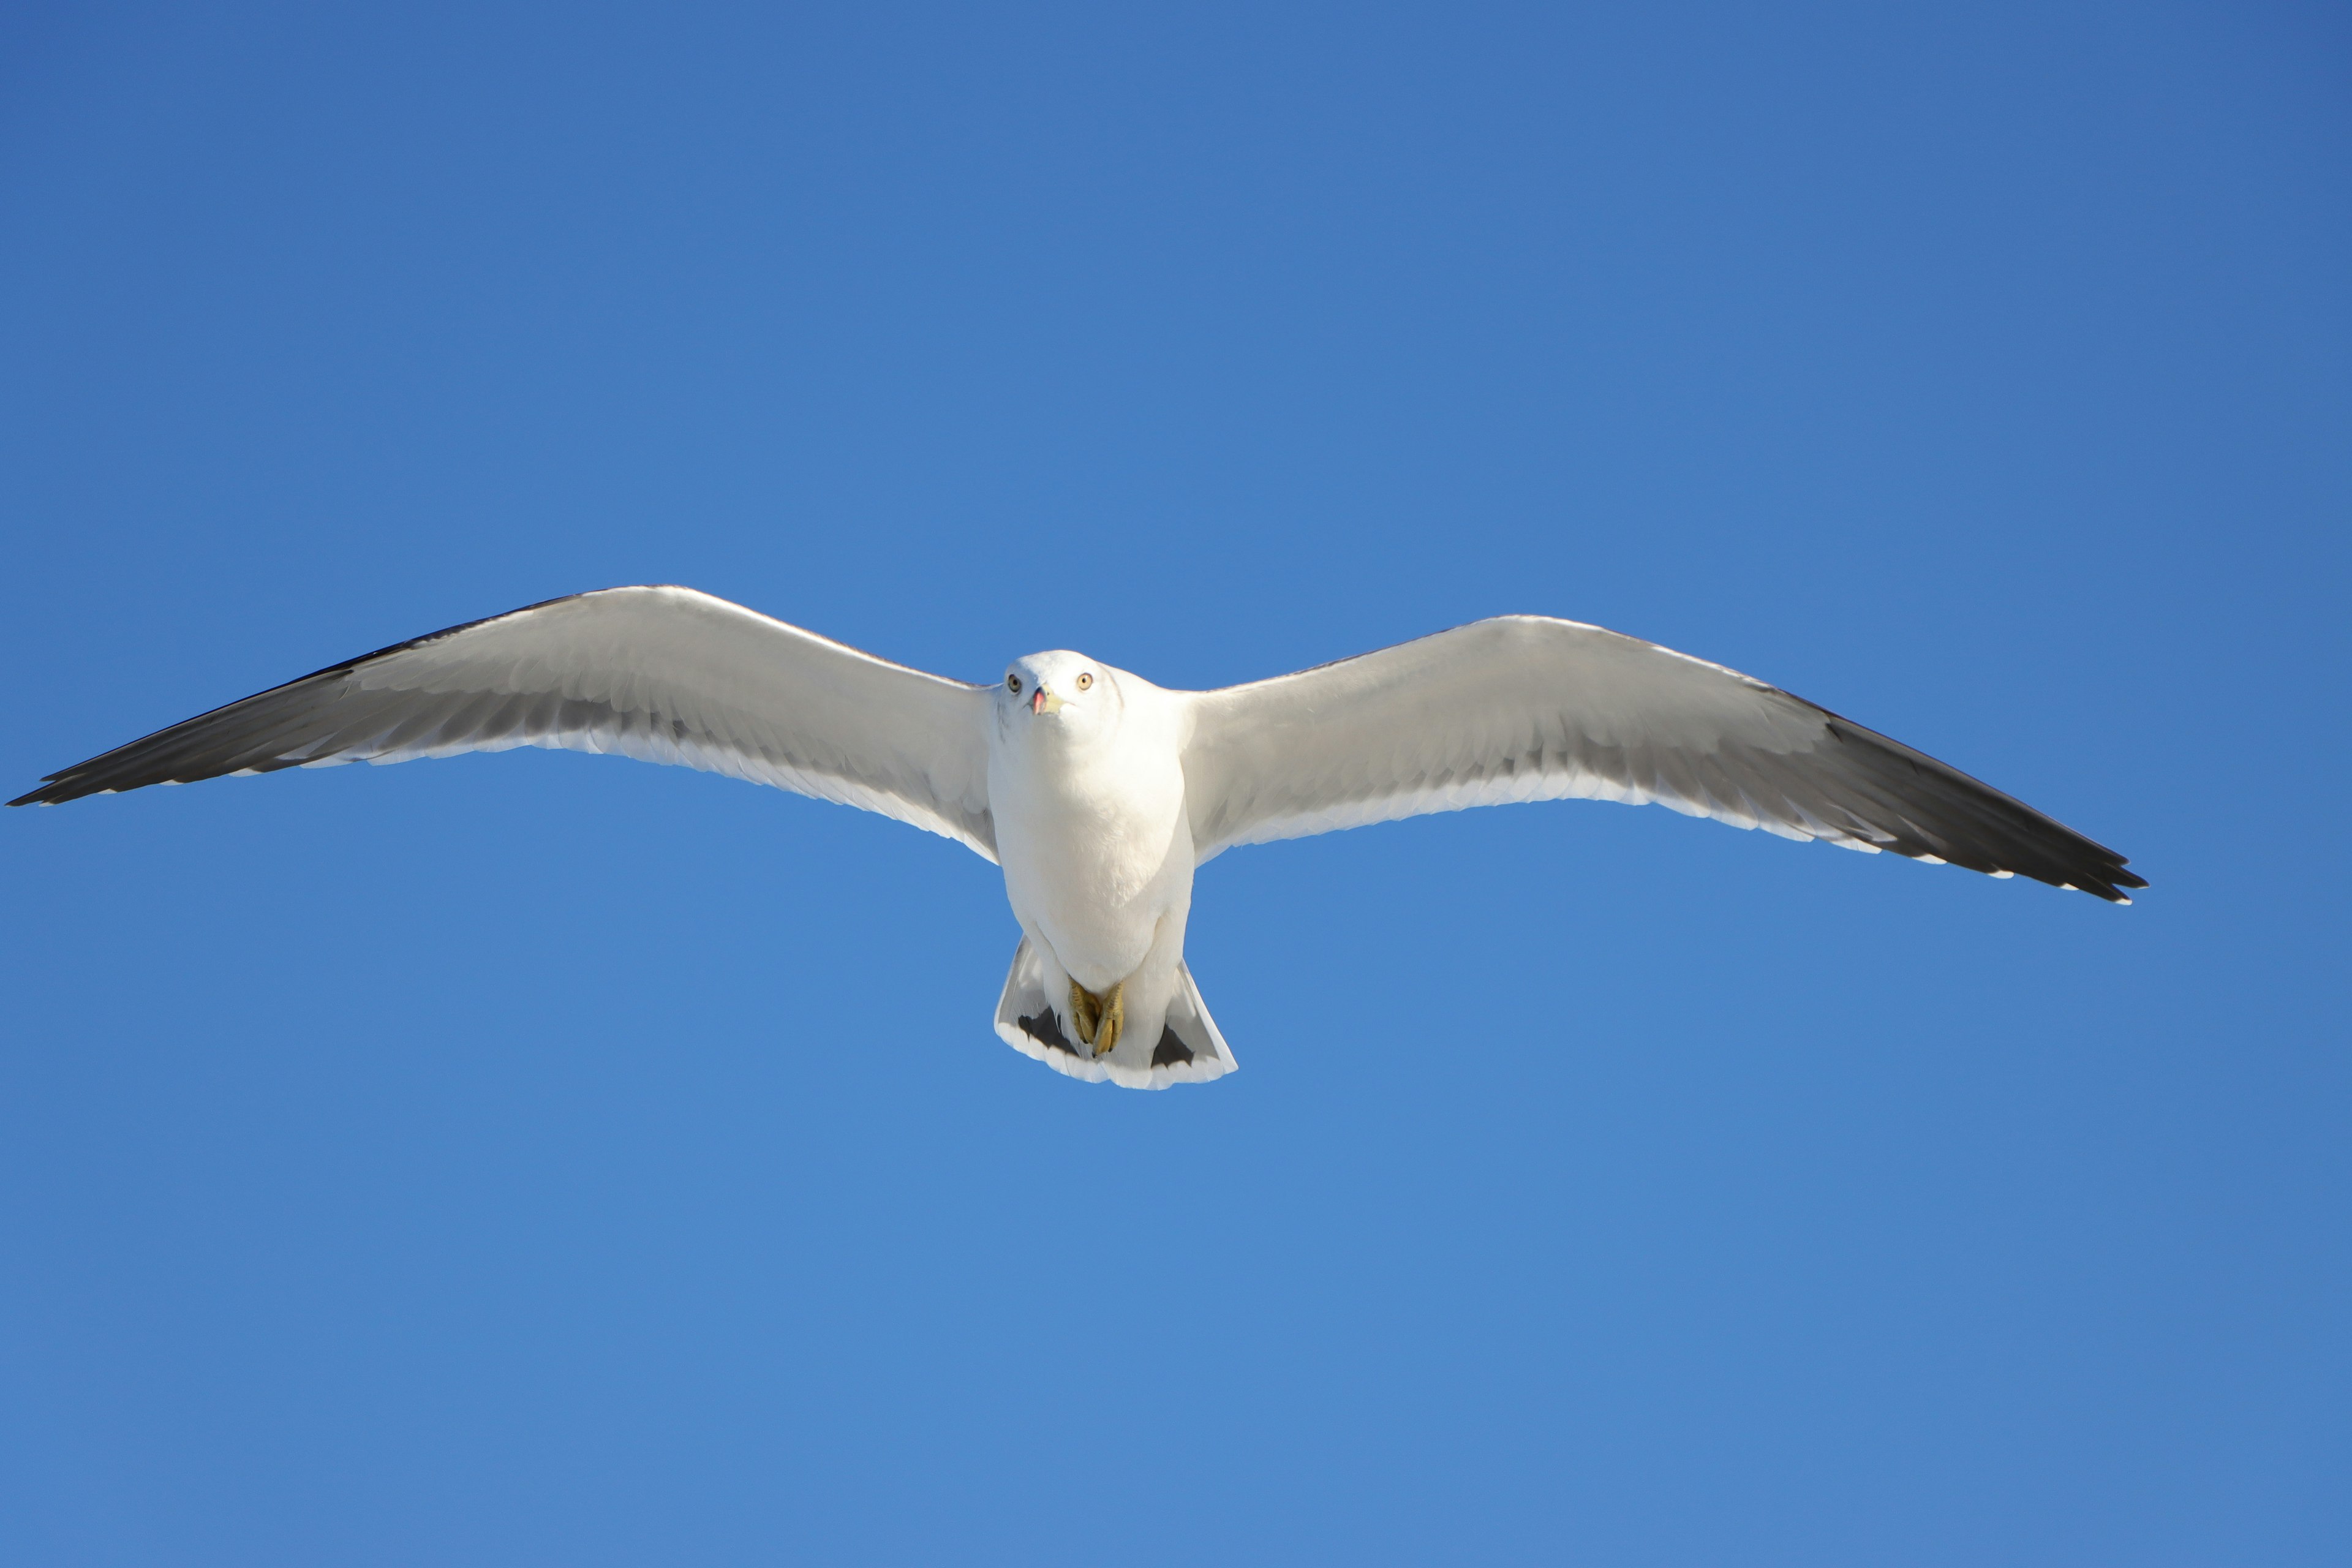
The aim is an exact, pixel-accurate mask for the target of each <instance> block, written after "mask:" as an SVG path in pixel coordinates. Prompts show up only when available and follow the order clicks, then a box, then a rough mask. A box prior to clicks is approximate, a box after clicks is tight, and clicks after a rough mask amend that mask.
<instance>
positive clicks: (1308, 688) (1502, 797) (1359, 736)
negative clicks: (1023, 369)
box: [1184, 616, 2147, 901]
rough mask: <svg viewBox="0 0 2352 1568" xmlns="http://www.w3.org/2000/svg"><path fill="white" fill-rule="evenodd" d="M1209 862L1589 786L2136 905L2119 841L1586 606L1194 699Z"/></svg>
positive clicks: (1196, 778)
mask: <svg viewBox="0 0 2352 1568" xmlns="http://www.w3.org/2000/svg"><path fill="white" fill-rule="evenodd" d="M1189 703H1190V707H1191V710H1192V734H1191V740H1190V742H1189V743H1188V746H1187V749H1186V752H1185V757H1184V771H1185V779H1186V788H1187V792H1188V798H1189V800H1190V803H1191V804H1190V809H1191V814H1192V837H1193V842H1194V843H1195V844H1196V845H1198V846H1199V851H1198V852H1199V854H1200V858H1202V859H1203V860H1206V859H1208V858H1210V857H1211V856H1213V855H1216V854H1218V853H1220V852H1222V851H1223V850H1224V849H1226V848H1228V847H1232V846H1234V845H1236V844H1255V843H1262V842H1265V841H1266V840H1269V839H1276V838H1293V837H1301V836H1304V835H1307V834H1312V833H1326V832H1329V831H1331V830H1333V829H1335V828H1342V827H1355V826H1362V825H1364V824H1366V823H1372V822H1385V821H1390V820H1392V819H1394V818H1397V817H1402V816H1419V815H1421V814H1423V813H1426V812H1437V811H1458V810H1461V809H1462V808H1464V807H1465V806H1473V805H1500V804H1503V803H1506V802H1512V801H1531V800H1559V799H1566V798H1570V797H1583V798H1587V799H1597V800H1616V801H1624V802H1628V803H1631V804H1635V805H1639V804H1643V803H1646V802H1656V803H1658V804H1659V805H1667V806H1671V807H1672V808H1674V809H1675V810H1676V811H1679V812H1683V813H1685V814H1686V815H1689V816H1711V817H1714V818H1715V819H1716V820H1717V821H1719V822H1727V823H1730V824H1732V825H1733V826H1738V827H1748V828H1755V827H1761V828H1763V829H1764V830H1765V831H1767V832H1769V833H1777V834H1780V835H1781V836H1782V837H1789V838H1820V839H1825V840H1827V841H1829V842H1831V843H1832V844H1839V845H1843V846H1844V847H1848V848H1854V849H1863V850H1872V851H1875V850H1879V849H1891V850H1894V851H1895V852H1896V853H1898V854H1903V855H1909V856H1913V857H1915V858H1920V859H1927V860H1947V861H1950V862H1952V863H1954V864H1957V865H1961V866H1966V867H1969V868H1972V869H1975V870H1980V871H1987V872H1991V873H1993V874H1995V875H2001V874H2006V873H2011V872H2017V873H2021V874H2023V875H2026V876H2029V877H2032V878H2035V879H2039V880H2042V881H2046V882H2051V883H2053V884H2055V885H2058V886H2062V887H2074V888H2080V889H2084V891H2087V892H2092V893H2095V894H2097V895H2098V896H2099V897H2101V898H2105V899H2113V900H2118V901H2124V900H2123V895H2122V894H2121V893H2120V892H2119V891H2118V890H2117V889H2118V888H2137V887H2145V886H2146V885H2147V884H2146V883H2145V882H2143V881H2142V880H2141V879H2139V878H2137V877H2136V876H2134V875H2132V874H2131V873H2130V872H2127V871H2126V870H2124V869H2123V865H2124V862H2123V859H2122V858H2120V857H2119V856H2116V854H2114V852H2112V851H2110V850H2107V849H2105V848H2103V847H2100V846H2099V845H2096V844H2095V843H2093V842H2092V841H2091V840H2089V839H2087V838H2084V837H2082V836H2081V835H2079V834H2076V833H2074V832H2073V831H2072V830H2071V829H2068V828H2066V827H2063V826H2060V825H2059V824H2058V823H2056V822H2053V821H2052V820H2051V819H2050V818H2048V817H2046V816H2042V814H2041V813H2039V812H2037V811H2035V810H2033V809H2032V807H2030V806H2028V805H2024V804H2023V803H2021V802H2020V801H2017V800H2014V799H2012V798H2011V797H2010V796H2008V795H2002V794H2001V793H2000V791H1998V790H1995V789H1992V788H1990V787H1989V786H1987V785H1985V784H1979V782H1977V781H1976V780H1974V779H1972V778H1969V776H1968V775H1967V774H1965V773H1959V772H1958V771H1957V770H1955V769H1952V768H1949V767H1947V766H1946V765H1945V764H1943V763H1938V762H1937V761H1936V760H1935V759H1934V758H1932V757H1928V756H1927V755H1925V754H1924V753H1922V752H1916V751H1913V750H1912V749H1911V748H1910V747H1908V746H1905V745H1903V744H1901V743H1900V742H1895V741H1892V740H1889V739H1887V738H1886V737H1885V736H1884V735H1881V734H1878V733H1877V732H1875V731H1871V730H1866V729H1864V728H1863V727H1862V726H1861V725H1859V724H1854V723H1852V722H1850V721H1846V720H1843V719H1841V718H1839V717H1838V716H1837V715H1836V714H1834V713H1831V712H1829V711H1827V710H1824V709H1821V708H1817V707H1815V706H1814V705H1813V704H1811V703H1810V702H1807V701H1804V700H1802V699H1801V698H1797V697H1792V696H1790V694H1789V693H1788V692H1785V691H1782V690H1780V689H1778V688H1777V687H1772V686H1768V685H1766V684H1765V683H1764V682H1762V681H1760V680H1757V679H1752V678H1751V677H1748V676H1745V675H1742V674H1740V673H1739V672H1738V671H1737V670H1733V669H1727V668H1723V667H1722V666H1721V665H1716V664H1709V663H1707V662H1706V661H1705V660H1703V659H1696V658H1690V657H1689V656H1688V655H1685V654H1679V653H1675V651H1673V650H1672V649H1670V648H1664V647H1658V646H1657V645H1656V644H1654V643H1646V642H1643V641H1641V640H1639V639H1637V638H1634V637H1624V636H1621V635H1620V634H1618V633H1615V632H1611V631H1605V630H1603V629H1602V628H1601V627H1599V626H1584V625H1581V624H1580V623H1578V622H1574V621H1560V620H1551V619H1549V618H1546V617H1543V616H1499V617H1497V618H1496V619H1493V620H1486V621H1477V622H1474V623H1472V624H1471V625H1469V626H1457V627H1455V628H1454V630H1452V631H1448V632H1440V633H1438V634H1437V635H1436V636H1434V637H1423V638H1421V639H1420V640H1418V641H1416V642H1409V643H1404V644H1402V645H1400V646H1398V647H1391V648H1384V649H1382V650H1381V651H1380V652H1377V653H1370V654H1365V655H1363V656H1362V657H1361V658H1350V659H1343V660H1341V661H1339V663H1336V664H1327V665H1323V666H1320V667H1318V668H1314V669H1308V670H1302V671H1300V672H1299V673H1298V674H1296V675H1286V676H1282V677H1279V678H1277V679H1273V680H1264V681H1258V682H1255V683H1253V684H1251V685H1247V686H1234V687H1228V688H1226V689H1223V690H1221V691H1205V692H1196V693H1192V694H1189Z"/></svg>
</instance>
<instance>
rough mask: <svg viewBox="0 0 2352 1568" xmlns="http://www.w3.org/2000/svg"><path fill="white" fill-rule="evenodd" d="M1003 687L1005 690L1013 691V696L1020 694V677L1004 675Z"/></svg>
mask: <svg viewBox="0 0 2352 1568" xmlns="http://www.w3.org/2000/svg"><path fill="white" fill-rule="evenodd" d="M1004 689H1005V690H1007V691H1010V692H1011V693H1013V696H1015V697H1018V696H1020V695H1021V678H1020V677H1019V676H1017V675H1008V676H1006V677H1005V678H1004Z"/></svg>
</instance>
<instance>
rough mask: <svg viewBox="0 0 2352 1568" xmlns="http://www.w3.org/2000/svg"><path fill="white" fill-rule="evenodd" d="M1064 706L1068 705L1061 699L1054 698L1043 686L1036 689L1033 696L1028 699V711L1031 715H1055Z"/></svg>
mask: <svg viewBox="0 0 2352 1568" xmlns="http://www.w3.org/2000/svg"><path fill="white" fill-rule="evenodd" d="M1066 706H1068V704H1066V702H1064V701H1063V700H1062V699H1060V698H1058V697H1056V696H1055V695H1054V694H1053V693H1052V692H1050V691H1048V690H1046V689H1045V687H1044V686H1043V685H1040V686H1039V687H1038V688H1037V690H1036V693H1035V695H1034V696H1032V697H1031V698H1030V699H1029V711H1030V712H1031V713H1033V714H1034V713H1055V712H1058V711H1060V710H1062V709H1063V708H1065V707H1066Z"/></svg>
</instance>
